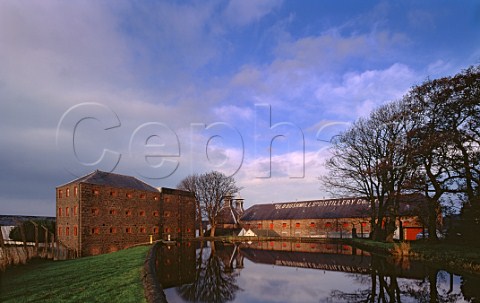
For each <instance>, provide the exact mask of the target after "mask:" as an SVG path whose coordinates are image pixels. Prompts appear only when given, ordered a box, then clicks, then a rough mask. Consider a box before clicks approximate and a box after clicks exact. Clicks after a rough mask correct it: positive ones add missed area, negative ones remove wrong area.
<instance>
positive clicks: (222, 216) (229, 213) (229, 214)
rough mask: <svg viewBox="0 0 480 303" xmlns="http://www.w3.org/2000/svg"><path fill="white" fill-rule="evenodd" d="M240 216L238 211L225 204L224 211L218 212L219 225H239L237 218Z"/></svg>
mask: <svg viewBox="0 0 480 303" xmlns="http://www.w3.org/2000/svg"><path fill="white" fill-rule="evenodd" d="M239 217H240V215H239V214H238V211H237V210H236V209H235V208H234V207H231V206H230V205H228V204H225V205H224V206H223V207H222V209H220V211H219V212H218V220H217V221H218V222H217V223H218V224H237V223H238V222H237V218H239Z"/></svg>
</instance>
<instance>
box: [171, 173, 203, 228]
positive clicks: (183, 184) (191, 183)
mask: <svg viewBox="0 0 480 303" xmlns="http://www.w3.org/2000/svg"><path fill="white" fill-rule="evenodd" d="M199 178H200V176H199V175H198V174H193V175H189V176H187V177H186V178H185V179H183V180H182V181H180V183H179V184H178V185H177V188H178V189H182V190H186V191H189V192H192V193H193V195H194V196H195V205H196V207H195V209H196V210H195V220H196V222H197V225H198V226H199V230H200V237H203V216H202V207H201V205H200V200H199V199H198V198H197V184H198V183H199V181H198V180H199Z"/></svg>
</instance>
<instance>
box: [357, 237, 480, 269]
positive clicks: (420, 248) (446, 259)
mask: <svg viewBox="0 0 480 303" xmlns="http://www.w3.org/2000/svg"><path fill="white" fill-rule="evenodd" d="M351 242H352V243H354V244H355V245H357V246H359V247H364V248H366V249H369V250H373V251H376V252H381V253H382V252H383V253H389V254H399V250H400V244H398V243H382V242H376V241H372V240H366V239H352V240H351ZM402 250H403V251H402V253H403V254H404V256H408V257H409V258H413V259H417V260H423V261H428V262H432V263H436V264H439V265H442V266H444V267H446V268H448V269H453V270H461V271H466V272H470V273H475V274H480V248H479V247H470V246H462V245H454V244H449V243H444V242H439V243H435V244H431V243H428V242H424V241H417V242H410V243H409V244H407V245H405V246H403V247H402Z"/></svg>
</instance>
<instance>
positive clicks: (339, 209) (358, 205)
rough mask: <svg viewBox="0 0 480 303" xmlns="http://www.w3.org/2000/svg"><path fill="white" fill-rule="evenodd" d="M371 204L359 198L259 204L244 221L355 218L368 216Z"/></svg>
mask: <svg viewBox="0 0 480 303" xmlns="http://www.w3.org/2000/svg"><path fill="white" fill-rule="evenodd" d="M369 205H370V204H369V202H368V201H366V200H363V199H359V198H352V199H330V200H313V201H303V202H287V203H274V204H257V205H254V206H252V207H250V208H248V209H247V210H245V212H244V213H243V216H242V218H241V220H242V221H253V220H288V219H323V218H325V219H327V218H354V217H364V216H368V211H369Z"/></svg>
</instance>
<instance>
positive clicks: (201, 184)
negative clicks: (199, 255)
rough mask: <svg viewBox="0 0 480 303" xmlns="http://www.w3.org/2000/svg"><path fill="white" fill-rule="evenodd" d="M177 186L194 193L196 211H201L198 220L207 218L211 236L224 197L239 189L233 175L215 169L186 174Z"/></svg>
mask: <svg viewBox="0 0 480 303" xmlns="http://www.w3.org/2000/svg"><path fill="white" fill-rule="evenodd" d="M178 187H179V188H184V189H187V188H188V190H190V191H192V192H194V193H195V199H196V201H197V211H200V213H201V215H200V216H199V220H200V222H201V219H202V218H207V219H208V222H209V223H210V226H211V230H210V236H212V237H213V236H215V229H216V227H217V222H218V215H219V213H220V210H221V209H222V207H223V206H224V203H225V198H226V197H227V196H231V195H235V194H236V193H238V192H239V191H240V189H241V188H240V187H238V186H237V185H236V184H235V179H234V178H233V177H231V176H230V177H227V176H226V175H225V174H223V173H220V172H217V171H212V172H208V173H204V174H201V175H192V176H188V177H187V178H185V179H184V180H182V181H181V182H180V184H179V186H178ZM200 226H201V225H200Z"/></svg>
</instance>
